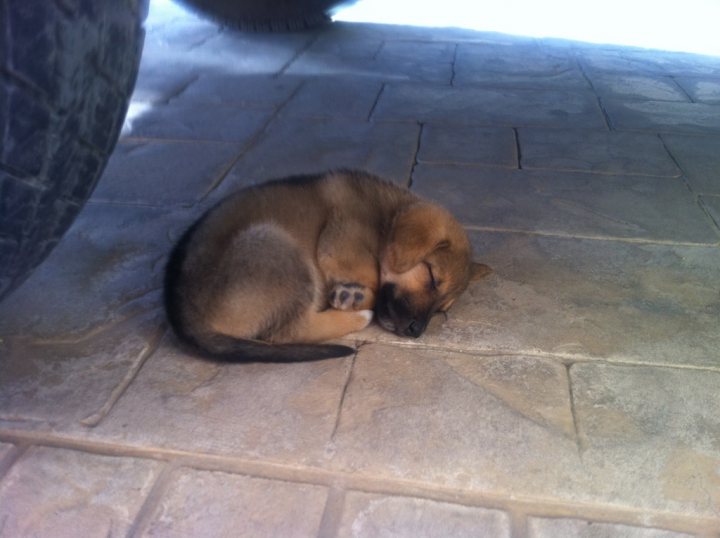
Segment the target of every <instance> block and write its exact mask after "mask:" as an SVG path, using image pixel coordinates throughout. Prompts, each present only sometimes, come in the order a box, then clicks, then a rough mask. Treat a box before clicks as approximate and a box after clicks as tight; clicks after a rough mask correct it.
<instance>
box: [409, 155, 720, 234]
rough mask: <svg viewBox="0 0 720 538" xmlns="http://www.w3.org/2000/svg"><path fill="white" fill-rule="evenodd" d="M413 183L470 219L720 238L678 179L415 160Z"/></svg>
mask: <svg viewBox="0 0 720 538" xmlns="http://www.w3.org/2000/svg"><path fill="white" fill-rule="evenodd" d="M413 190H415V191H416V192H418V193H419V194H421V195H423V196H426V197H428V198H430V199H433V200H435V201H437V202H439V203H441V204H442V205H444V206H445V207H447V208H448V209H450V211H452V212H453V214H454V215H455V216H456V217H457V218H458V219H459V220H460V221H461V222H462V223H464V224H468V225H473V226H483V227H490V228H502V229H513V230H527V231H534V232H548V233H557V234H563V235H574V234H577V235H587V236H609V237H632V238H645V239H658V240H674V241H688V242H699V243H702V242H709V243H714V242H716V241H717V239H718V236H717V234H716V232H715V230H713V227H712V224H711V223H710V222H709V221H708V219H707V217H706V216H705V215H704V213H703V211H702V209H701V208H700V207H699V206H698V205H697V203H696V202H695V199H694V197H693V196H692V194H691V193H690V192H688V190H687V188H686V187H685V185H684V184H683V182H682V181H681V180H679V179H675V178H660V177H641V176H619V175H611V176H600V175H592V174H578V173H570V172H556V171H532V170H530V171H528V170H500V169H492V168H470V167H462V166H451V165H419V166H417V167H416V168H415V171H414V173H413ZM468 199H472V200H474V203H473V204H468V203H467V200H468Z"/></svg>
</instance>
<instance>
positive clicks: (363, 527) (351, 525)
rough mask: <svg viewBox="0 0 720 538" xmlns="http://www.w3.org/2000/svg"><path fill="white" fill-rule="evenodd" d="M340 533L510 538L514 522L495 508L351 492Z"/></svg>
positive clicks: (377, 536) (411, 537)
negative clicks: (488, 508) (511, 523)
mask: <svg viewBox="0 0 720 538" xmlns="http://www.w3.org/2000/svg"><path fill="white" fill-rule="evenodd" d="M337 536H353V537H357V538H361V537H367V538H381V537H390V536H394V537H403V536H406V537H407V538H416V537H418V536H423V537H427V538H431V537H437V538H445V537H447V536H453V537H458V538H462V537H471V536H473V537H475V536H492V537H497V538H503V537H507V538H509V536H510V524H509V518H508V517H507V515H506V514H504V513H502V512H499V511H495V510H486V509H483V508H471V507H467V506H460V505H455V504H448V503H440V502H434V501H428V500H425V499H413V498H408V497H384V496H382V495H370V494H366V493H357V492H350V493H348V494H347V496H346V497H345V505H344V508H343V514H342V520H341V524H340V528H339V529H338V533H337Z"/></svg>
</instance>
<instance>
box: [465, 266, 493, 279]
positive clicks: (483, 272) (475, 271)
mask: <svg viewBox="0 0 720 538" xmlns="http://www.w3.org/2000/svg"><path fill="white" fill-rule="evenodd" d="M492 272H493V270H492V267H490V266H488V265H485V264H484V263H478V262H472V265H471V266H470V282H474V281H475V280H480V279H481V278H484V277H486V276H487V275H489V274H490V273H492Z"/></svg>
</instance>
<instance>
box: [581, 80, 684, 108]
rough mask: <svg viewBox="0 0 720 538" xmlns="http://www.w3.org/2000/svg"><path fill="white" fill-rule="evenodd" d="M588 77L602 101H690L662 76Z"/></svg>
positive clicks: (675, 85) (672, 81) (673, 83)
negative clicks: (606, 99)
mask: <svg viewBox="0 0 720 538" xmlns="http://www.w3.org/2000/svg"><path fill="white" fill-rule="evenodd" d="M589 76H590V80H591V81H592V84H593V87H594V88H595V90H596V91H597V93H598V95H599V96H600V97H602V98H603V99H605V98H610V99H622V100H625V99H627V100H649V101H682V102H686V103H687V102H689V101H690V100H689V99H688V96H687V95H686V94H685V92H684V91H683V90H682V89H681V88H680V87H679V86H678V85H677V83H676V82H675V81H674V80H673V79H672V78H671V77H668V76H664V75H632V74H625V73H597V74H594V73H591V74H590V75H589Z"/></svg>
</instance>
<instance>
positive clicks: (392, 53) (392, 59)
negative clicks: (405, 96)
mask: <svg viewBox="0 0 720 538" xmlns="http://www.w3.org/2000/svg"><path fill="white" fill-rule="evenodd" d="M454 57H455V44H454V43H446V42H436V43H433V42H428V41H426V40H419V41H385V42H384V44H383V47H382V48H381V49H380V51H379V52H378V54H377V55H376V57H375V58H376V61H377V63H378V66H379V67H380V69H381V70H382V71H383V72H384V73H388V74H393V72H395V73H401V74H403V75H404V78H405V79H407V80H415V81H422V82H434V83H438V84H443V83H444V84H449V83H450V80H451V79H452V73H453V67H452V64H453V59H454ZM396 79H397V75H396V74H395V75H393V76H391V80H396Z"/></svg>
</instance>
